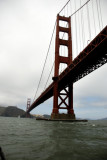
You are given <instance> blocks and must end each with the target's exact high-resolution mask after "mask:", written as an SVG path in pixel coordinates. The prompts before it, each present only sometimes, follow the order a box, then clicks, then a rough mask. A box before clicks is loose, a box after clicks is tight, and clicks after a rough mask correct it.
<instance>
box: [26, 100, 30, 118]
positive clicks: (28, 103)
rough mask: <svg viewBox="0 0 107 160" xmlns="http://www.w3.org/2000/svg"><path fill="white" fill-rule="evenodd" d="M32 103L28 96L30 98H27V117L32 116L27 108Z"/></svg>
mask: <svg viewBox="0 0 107 160" xmlns="http://www.w3.org/2000/svg"><path fill="white" fill-rule="evenodd" d="M30 104H31V99H30V98H28V99H27V107H26V117H27V118H30V114H29V113H27V110H28V109H29V108H30Z"/></svg>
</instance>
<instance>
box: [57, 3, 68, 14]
mask: <svg viewBox="0 0 107 160" xmlns="http://www.w3.org/2000/svg"><path fill="white" fill-rule="evenodd" d="M69 1H70V0H69ZM69 1H68V2H67V3H66V4H65V5H64V7H63V8H62V9H61V10H60V12H59V13H58V14H60V13H61V12H62V10H63V9H64V8H65V7H66V6H67V4H68V3H69Z"/></svg>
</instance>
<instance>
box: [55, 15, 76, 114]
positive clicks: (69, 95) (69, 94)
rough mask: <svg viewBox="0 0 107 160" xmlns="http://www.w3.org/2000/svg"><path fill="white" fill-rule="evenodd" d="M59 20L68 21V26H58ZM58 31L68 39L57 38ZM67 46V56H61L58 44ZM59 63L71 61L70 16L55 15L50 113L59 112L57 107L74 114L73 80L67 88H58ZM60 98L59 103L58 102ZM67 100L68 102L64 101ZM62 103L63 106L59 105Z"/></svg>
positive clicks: (69, 62) (68, 63)
mask: <svg viewBox="0 0 107 160" xmlns="http://www.w3.org/2000/svg"><path fill="white" fill-rule="evenodd" d="M59 21H65V22H67V23H68V28H66V27H61V26H59ZM59 32H63V33H64V32H65V33H67V34H68V40H63V39H59ZM61 45H63V46H66V47H68V57H64V56H63V57H62V56H60V53H59V48H60V46H61ZM60 63H66V64H67V66H69V65H70V64H71V63H72V38H71V18H70V17H61V16H59V15H57V26H56V42H55V71H54V77H53V81H54V89H53V111H52V114H59V109H67V113H68V114H72V115H74V110H73V82H71V83H70V84H68V90H67V89H66V88H63V90H64V93H62V90H58V76H59V65H60ZM58 99H60V101H61V102H60V104H58ZM67 100H68V103H67V102H66V101H67ZM62 104H64V106H65V107H61V105H62Z"/></svg>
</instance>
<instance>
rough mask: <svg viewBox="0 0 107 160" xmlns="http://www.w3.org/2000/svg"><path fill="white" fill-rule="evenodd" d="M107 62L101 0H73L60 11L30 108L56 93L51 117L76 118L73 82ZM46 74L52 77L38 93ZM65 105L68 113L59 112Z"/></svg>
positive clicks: (105, 30)
mask: <svg viewBox="0 0 107 160" xmlns="http://www.w3.org/2000/svg"><path fill="white" fill-rule="evenodd" d="M53 52H54V54H52V53H53ZM53 55H54V56H53ZM49 56H51V60H50V58H49ZM52 56H53V62H52ZM48 61H49V62H48ZM47 63H48V65H47ZM105 63H107V26H106V25H105V26H104V24H103V17H102V11H101V4H100V0H98V1H97V0H96V1H93V0H88V1H86V2H85V3H82V1H81V0H80V1H79V3H76V1H74V3H73V1H71V0H69V1H68V2H67V3H66V4H65V6H64V7H63V8H62V9H61V11H60V12H59V13H58V14H57V18H56V22H55V25H54V29H53V32H52V36H51V40H50V44H49V48H48V51H47V55H46V58H45V62H44V66H43V70H42V73H41V76H40V80H39V83H38V87H37V90H36V94H35V96H34V100H33V103H32V104H31V105H30V99H28V101H27V111H26V112H27V113H29V112H30V111H31V110H32V109H34V108H35V107H37V106H38V105H40V104H41V103H43V102H44V101H46V100H48V99H49V98H51V97H52V96H53V110H52V114H51V119H75V113H74V108H73V84H74V83H75V82H76V81H79V80H80V79H81V78H83V77H84V76H86V75H88V74H90V73H91V72H93V71H95V70H96V69H98V68H99V67H101V66H102V65H104V64H105ZM46 66H47V67H46ZM51 66H52V67H51ZM45 70H46V72H47V71H49V74H48V75H47V73H46V74H45ZM43 75H45V76H47V77H48V78H47V80H46V83H45V85H44V90H43V92H42V93H41V94H40V95H38V96H37V93H38V90H39V88H40V85H42V81H44V78H43ZM42 79H43V80H42ZM61 109H64V110H67V114H66V115H64V117H63V116H62V114H60V113H59V111H60V110H61Z"/></svg>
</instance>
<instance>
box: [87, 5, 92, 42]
mask: <svg viewBox="0 0 107 160" xmlns="http://www.w3.org/2000/svg"><path fill="white" fill-rule="evenodd" d="M87 17H88V27H89V40H91V28H90V17H89V9H88V4H87Z"/></svg>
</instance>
